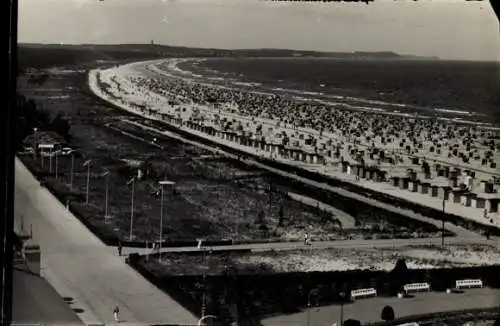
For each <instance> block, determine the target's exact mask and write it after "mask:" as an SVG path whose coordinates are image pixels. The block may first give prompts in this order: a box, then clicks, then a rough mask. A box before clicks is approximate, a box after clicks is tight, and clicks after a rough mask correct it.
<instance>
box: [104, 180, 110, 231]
mask: <svg viewBox="0 0 500 326" xmlns="http://www.w3.org/2000/svg"><path fill="white" fill-rule="evenodd" d="M109 174H110V172H109V170H106V171H105V172H104V177H105V178H106V195H105V198H106V199H105V204H104V222H106V221H107V219H108V198H109V195H108V193H109V188H108V183H109Z"/></svg>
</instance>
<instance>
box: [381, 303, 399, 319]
mask: <svg viewBox="0 0 500 326" xmlns="http://www.w3.org/2000/svg"><path fill="white" fill-rule="evenodd" d="M380 319H382V320H385V321H387V322H389V321H392V320H394V319H395V314H394V309H393V308H392V307H391V306H385V307H384V309H382V313H381V314H380Z"/></svg>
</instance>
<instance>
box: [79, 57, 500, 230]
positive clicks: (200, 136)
mask: <svg viewBox="0 0 500 326" xmlns="http://www.w3.org/2000/svg"><path fill="white" fill-rule="evenodd" d="M158 61H159V60H155V61H154V62H158ZM145 63H149V64H151V61H146V62H140V63H134V64H145ZM100 71H101V69H94V70H92V71H90V72H89V75H88V81H87V85H88V87H89V89H90V90H91V92H92V93H93V94H94V95H95V96H96V97H97V98H100V99H101V100H103V101H105V102H106V103H108V104H111V105H113V106H114V107H116V108H119V109H120V110H124V111H127V112H129V113H132V114H134V115H136V116H138V117H141V118H146V119H148V120H150V121H155V122H160V123H161V124H162V126H165V127H167V128H171V129H172V130H174V131H176V132H178V133H180V134H181V135H183V136H186V135H189V137H188V138H195V139H197V140H201V141H202V143H205V142H208V143H209V144H210V145H211V146H215V147H219V148H223V149H224V150H226V151H227V150H228V151H229V152H233V153H237V154H238V155H245V156H251V157H254V158H256V159H257V161H259V162H262V163H264V164H266V165H269V166H275V167H277V168H278V169H279V168H284V167H285V166H286V168H287V169H286V170H288V171H289V170H292V171H293V172H294V173H295V174H302V175H303V174H306V175H307V176H305V177H306V178H308V177H310V176H311V174H317V177H315V178H313V180H314V179H318V178H323V180H321V181H322V183H325V180H324V179H332V180H333V181H335V182H336V183H337V187H338V186H339V185H340V187H342V188H348V189H349V190H348V191H349V192H352V191H354V193H359V192H362V193H366V192H367V191H368V192H370V193H375V194H376V195H377V196H383V197H385V198H386V200H383V201H381V202H387V201H391V200H394V199H395V200H396V201H397V202H398V204H399V205H398V206H404V207H405V208H406V209H409V210H410V211H416V212H418V211H426V210H427V211H429V210H431V211H432V212H433V213H434V214H432V215H436V214H439V215H442V211H441V210H438V209H436V208H435V207H432V206H430V205H422V203H418V202H417V203H415V202H412V201H411V200H408V199H407V198H401V197H397V196H396V197H395V196H393V195H392V194H387V193H384V192H380V191H376V190H375V189H370V187H365V185H364V184H363V185H361V184H359V182H358V184H356V183H353V182H349V180H342V178H340V179H339V178H336V176H334V177H331V176H325V175H321V173H320V171H311V169H307V168H304V167H301V166H296V165H293V164H287V163H288V162H281V161H277V160H273V159H271V158H268V157H263V156H261V155H257V154H255V153H253V152H252V151H250V150H249V149H252V148H248V147H247V148H244V146H240V145H238V144H236V143H234V142H233V143H229V142H225V141H223V140H222V139H216V138H215V137H211V136H210V135H207V134H205V133H203V132H201V131H198V130H194V129H189V128H186V127H184V126H183V125H182V124H179V123H177V122H174V123H168V122H166V121H162V120H161V119H160V118H159V117H158V116H157V115H156V116H155V114H152V113H151V114H149V115H147V114H145V113H143V114H141V112H140V110H138V109H134V108H132V107H130V106H128V105H126V104H124V103H120V102H119V101H117V100H114V99H110V98H108V97H107V96H106V95H105V94H103V92H102V90H101V89H99V87H98V85H97V84H96V79H97V73H98V72H100ZM212 138H214V139H212ZM240 147H241V148H240ZM318 172H319V173H318ZM302 175H301V176H302ZM309 179H311V178H309ZM344 179H345V178H344ZM329 181H330V180H329ZM327 183H328V182H327ZM339 183H340V184H339ZM377 201H380V200H377ZM411 206H413V209H411V208H410V207H411ZM464 208H466V207H464ZM452 213H456V212H452ZM446 215H448V216H449V215H454V218H452V219H450V220H456V219H457V218H458V219H462V220H464V222H465V223H471V222H472V223H473V224H480V225H482V226H483V227H486V228H489V229H491V228H494V229H497V230H499V227H498V226H496V225H492V224H491V223H489V222H488V221H481V220H476V219H471V218H470V217H467V216H460V215H457V214H450V212H447V213H446Z"/></svg>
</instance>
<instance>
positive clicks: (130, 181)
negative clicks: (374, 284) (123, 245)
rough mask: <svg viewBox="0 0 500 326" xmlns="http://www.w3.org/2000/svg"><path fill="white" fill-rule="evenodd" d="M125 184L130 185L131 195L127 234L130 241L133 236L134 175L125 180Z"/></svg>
mask: <svg viewBox="0 0 500 326" xmlns="http://www.w3.org/2000/svg"><path fill="white" fill-rule="evenodd" d="M127 185H132V196H131V200H130V234H129V240H130V241H132V240H133V236H134V233H133V232H134V193H135V176H134V177H132V179H130V180H129V181H128V182H127Z"/></svg>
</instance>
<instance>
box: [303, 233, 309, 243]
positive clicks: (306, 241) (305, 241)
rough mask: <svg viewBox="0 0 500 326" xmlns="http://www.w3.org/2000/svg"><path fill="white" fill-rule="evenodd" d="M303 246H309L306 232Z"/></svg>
mask: <svg viewBox="0 0 500 326" xmlns="http://www.w3.org/2000/svg"><path fill="white" fill-rule="evenodd" d="M304 244H305V245H307V244H309V235H308V234H307V232H306V233H305V234H304Z"/></svg>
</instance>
